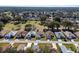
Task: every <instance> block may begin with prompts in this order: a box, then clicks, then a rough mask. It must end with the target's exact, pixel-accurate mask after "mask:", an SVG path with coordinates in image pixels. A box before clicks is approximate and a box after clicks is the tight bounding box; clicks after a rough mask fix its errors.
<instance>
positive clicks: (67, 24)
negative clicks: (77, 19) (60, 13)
mask: <svg viewBox="0 0 79 59" xmlns="http://www.w3.org/2000/svg"><path fill="white" fill-rule="evenodd" d="M62 25H63V27H65V29H66V28H67V29H68V30H69V29H70V28H71V27H72V26H73V23H72V22H70V21H63V22H62Z"/></svg>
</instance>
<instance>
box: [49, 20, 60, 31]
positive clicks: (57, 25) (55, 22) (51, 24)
mask: <svg viewBox="0 0 79 59" xmlns="http://www.w3.org/2000/svg"><path fill="white" fill-rule="evenodd" d="M48 27H49V28H52V29H54V28H57V30H58V28H59V27H60V23H59V22H57V21H53V22H51V23H49V24H48Z"/></svg>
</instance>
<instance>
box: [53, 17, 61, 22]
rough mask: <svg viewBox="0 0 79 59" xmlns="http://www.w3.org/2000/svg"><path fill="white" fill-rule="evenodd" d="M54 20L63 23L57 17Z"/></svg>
mask: <svg viewBox="0 0 79 59" xmlns="http://www.w3.org/2000/svg"><path fill="white" fill-rule="evenodd" d="M53 20H54V21H57V22H61V19H60V18H59V17H55V18H54V19H53Z"/></svg>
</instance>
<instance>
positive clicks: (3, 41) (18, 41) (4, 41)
mask: <svg viewBox="0 0 79 59" xmlns="http://www.w3.org/2000/svg"><path fill="white" fill-rule="evenodd" d="M0 43H55V44H56V43H64V44H71V43H75V44H79V42H71V41H69V42H62V41H61V42H59V41H29V40H24V41H20V40H14V41H12V40H11V41H8V40H2V41H0Z"/></svg>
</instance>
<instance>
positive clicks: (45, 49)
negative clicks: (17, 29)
mask: <svg viewBox="0 0 79 59" xmlns="http://www.w3.org/2000/svg"><path fill="white" fill-rule="evenodd" d="M38 45H39V48H40V49H41V50H42V51H43V53H50V49H49V47H50V46H51V44H48V43H39V44H38Z"/></svg>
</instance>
